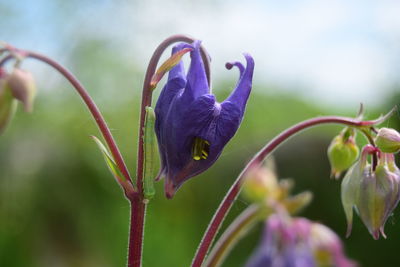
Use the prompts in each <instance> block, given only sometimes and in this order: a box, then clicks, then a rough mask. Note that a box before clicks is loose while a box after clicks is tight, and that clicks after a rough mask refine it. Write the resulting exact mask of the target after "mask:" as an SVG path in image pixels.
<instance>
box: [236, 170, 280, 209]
mask: <svg viewBox="0 0 400 267" xmlns="http://www.w3.org/2000/svg"><path fill="white" fill-rule="evenodd" d="M280 193H281V192H280V190H279V184H278V178H277V177H276V174H275V172H274V171H273V170H271V169H270V168H266V167H256V168H253V169H250V170H249V172H248V174H247V175H246V178H245V179H244V182H243V187H242V194H243V195H244V197H245V198H246V199H248V200H249V201H251V202H264V201H265V199H266V198H273V199H277V198H279V195H280Z"/></svg>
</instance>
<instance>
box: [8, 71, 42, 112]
mask: <svg viewBox="0 0 400 267" xmlns="http://www.w3.org/2000/svg"><path fill="white" fill-rule="evenodd" d="M7 85H8V87H9V88H10V89H11V92H12V94H13V96H14V98H16V99H18V100H19V101H21V102H22V104H23V105H24V109H25V111H26V112H32V110H33V101H34V98H35V96H36V86H35V82H34V79H33V76H32V74H31V73H30V72H27V71H24V70H21V69H18V68H15V69H14V70H13V72H12V73H11V74H10V75H9V76H8V78H7Z"/></svg>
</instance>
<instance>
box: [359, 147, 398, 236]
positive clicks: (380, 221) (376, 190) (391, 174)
mask: <svg viewBox="0 0 400 267" xmlns="http://www.w3.org/2000/svg"><path fill="white" fill-rule="evenodd" d="M387 157H391V155H385V154H382V155H381V158H380V162H379V164H378V166H377V167H376V170H375V172H374V173H373V175H368V176H365V177H364V179H363V181H362V183H361V188H362V190H360V196H359V203H358V205H357V209H358V212H359V214H360V217H361V219H362V221H363V222H364V224H365V225H366V226H367V228H368V230H369V232H370V233H371V235H372V236H373V237H374V239H378V238H379V235H380V234H382V236H383V237H384V238H386V235H385V233H384V226H385V223H386V220H387V219H388V218H389V216H390V215H391V214H392V212H393V210H394V209H395V207H396V206H397V204H398V202H399V199H400V195H399V186H400V172H399V170H398V169H397V167H396V169H397V170H396V171H391V170H390V168H389V166H388V163H387V159H385V158H387ZM389 160H390V159H389ZM393 164H394V161H393Z"/></svg>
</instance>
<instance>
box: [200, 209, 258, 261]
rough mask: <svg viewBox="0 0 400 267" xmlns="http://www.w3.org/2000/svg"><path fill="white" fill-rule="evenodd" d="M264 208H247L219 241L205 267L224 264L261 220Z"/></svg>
mask: <svg viewBox="0 0 400 267" xmlns="http://www.w3.org/2000/svg"><path fill="white" fill-rule="evenodd" d="M262 211H263V210H262V207H260V205H257V204H253V205H251V206H249V207H248V208H246V209H245V210H244V211H243V212H242V213H241V214H240V215H239V216H238V217H236V219H235V220H234V221H233V222H232V224H231V225H229V227H228V228H227V229H226V230H225V232H224V233H223V234H222V235H221V237H220V238H219V239H218V242H217V243H216V244H215V246H214V247H213V249H212V250H211V252H210V255H209V256H208V257H207V261H206V263H205V264H204V266H207V267H217V266H220V265H221V264H222V262H223V261H224V259H225V258H226V256H227V255H228V253H229V252H230V251H231V250H232V248H233V246H234V245H235V244H236V243H237V242H239V240H240V239H241V238H242V237H243V236H244V235H245V234H246V233H247V232H248V231H249V230H250V228H251V227H253V226H254V224H256V223H257V222H258V221H259V220H260V218H263V217H264V216H260V215H261V212H262Z"/></svg>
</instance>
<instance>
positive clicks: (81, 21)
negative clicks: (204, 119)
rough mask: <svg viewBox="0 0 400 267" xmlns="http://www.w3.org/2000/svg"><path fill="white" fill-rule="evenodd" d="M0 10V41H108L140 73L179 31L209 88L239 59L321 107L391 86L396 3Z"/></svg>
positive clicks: (373, 98)
mask: <svg viewBox="0 0 400 267" xmlns="http://www.w3.org/2000/svg"><path fill="white" fill-rule="evenodd" d="M14 2H15V3H14ZM67 3H68V1H67ZM60 11H62V13H63V14H64V15H59V13H60ZM1 12H11V13H12V12H14V13H13V16H12V18H10V19H8V25H10V29H11V30H10V29H8V30H5V31H4V35H3V34H1V31H0V39H5V40H6V41H9V42H14V43H16V44H17V45H19V46H21V47H27V48H31V49H37V50H39V51H46V52H47V51H48V54H50V55H52V56H54V57H58V58H63V57H68V51H72V49H71V48H72V47H73V46H74V42H77V40H79V39H80V38H87V36H91V37H97V38H109V39H110V40H112V42H111V44H110V45H112V46H115V49H116V50H119V51H124V53H126V55H128V57H127V58H129V59H133V60H136V61H137V62H138V63H139V64H138V65H141V66H143V69H144V68H145V63H146V62H147V61H148V60H149V58H150V56H151V53H152V50H153V49H154V48H155V47H156V46H157V44H158V43H159V42H160V41H161V40H163V39H164V38H166V37H167V36H169V35H171V34H175V33H186V34H189V35H191V36H194V37H196V38H198V39H201V40H202V41H203V44H204V45H205V47H206V48H207V49H208V51H209V53H210V55H211V57H212V72H213V80H214V84H216V83H215V82H216V81H218V79H226V78H232V79H234V78H236V77H237V73H236V72H232V71H227V70H225V69H224V64H225V62H227V61H232V60H243V57H242V55H241V54H242V53H243V52H249V53H250V54H251V55H252V56H253V57H254V58H255V62H256V69H255V84H256V85H257V84H267V85H270V86H271V87H273V88H277V89H276V90H280V91H282V92H288V93H290V94H296V95H298V96H300V97H302V98H304V99H307V100H309V101H313V102H317V103H320V104H322V105H325V104H326V105H332V106H335V105H339V106H346V107H353V106H354V107H356V106H358V104H359V103H360V102H363V103H364V104H366V105H378V104H380V103H381V102H383V101H385V100H387V99H386V97H387V96H388V95H389V94H390V92H391V90H393V88H394V87H395V86H397V85H398V82H399V75H398V73H399V67H400V53H399V47H398V43H399V41H400V16H399V15H398V14H400V1H394V0H381V1H369V0H363V1H361V0H353V1H348V0H347V1H346V0H336V1H327V0H298V1H290V0H282V1H273V0H265V1H263V0H249V1H240V0H229V1H223V0H220V1H216V0H205V1H190V0H175V1H172V0H171V1H157V0H146V1H145V0H140V1H108V0H101V1H70V2H69V4H66V3H65V2H63V1H49V0H35V1H28V0H20V1H7V2H6V1H5V0H0V15H1ZM0 21H1V19H0ZM27 26H29V27H27ZM16 31H17V32H18V33H16ZM21 33H23V34H21ZM63 33H67V34H63ZM2 35H3V36H4V37H3V36H2ZM71 37H73V38H71ZM141 62H143V64H140V63H141ZM261 87H262V86H260V88H261ZM214 90H218V88H214ZM254 90H261V89H257V86H255V88H254Z"/></svg>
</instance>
